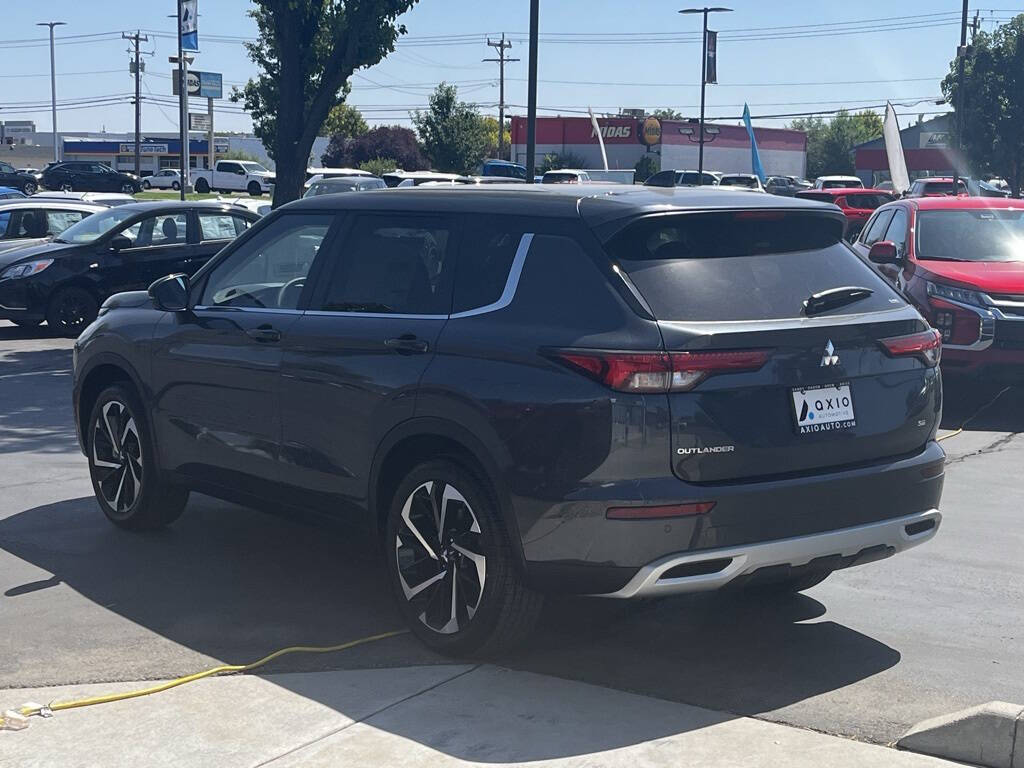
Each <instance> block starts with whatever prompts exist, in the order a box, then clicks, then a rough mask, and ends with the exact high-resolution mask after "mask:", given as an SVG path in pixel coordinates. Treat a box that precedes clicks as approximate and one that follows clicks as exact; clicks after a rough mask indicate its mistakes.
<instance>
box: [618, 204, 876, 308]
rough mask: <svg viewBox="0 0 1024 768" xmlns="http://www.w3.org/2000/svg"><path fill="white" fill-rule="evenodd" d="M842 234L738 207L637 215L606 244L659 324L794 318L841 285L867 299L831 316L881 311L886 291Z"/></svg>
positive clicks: (830, 221) (824, 218)
mask: <svg viewBox="0 0 1024 768" xmlns="http://www.w3.org/2000/svg"><path fill="white" fill-rule="evenodd" d="M842 237H843V224H842V222H841V221H839V220H837V219H836V218H834V217H832V216H828V215H821V214H811V213H806V212H786V213H782V212H775V211H771V212H761V211H738V212H733V213H715V214H689V215H679V216H657V217H652V218H647V219H642V220H640V221H638V222H636V223H634V224H632V225H630V226H628V227H626V229H624V230H623V231H621V232H619V233H618V234H617V235H615V236H614V237H613V238H612V239H611V240H610V241H609V242H608V243H607V244H606V248H607V250H608V253H609V255H611V257H612V258H613V259H614V260H615V261H616V262H617V263H618V264H619V265H620V267H621V268H622V269H624V270H625V271H626V273H627V274H628V275H629V276H630V278H631V279H632V280H633V282H634V284H635V285H636V286H637V288H638V289H639V290H640V292H641V293H642V294H643V296H644V297H645V298H646V299H647V301H648V303H649V304H650V305H651V309H652V310H653V311H654V314H655V315H656V316H657V318H658V319H659V320H689V321H723V320H762V319H764V320H777V319H785V318H794V317H800V316H801V315H802V311H803V302H804V301H805V300H806V299H807V298H808V297H809V296H810V295H811V294H814V293H818V292H819V291H824V290H827V289H829V288H838V287H841V286H862V287H865V288H871V289H872V290H874V294H873V295H872V296H870V297H869V298H867V299H864V300H862V301H859V302H857V303H856V304H851V305H847V306H845V307H841V308H838V309H835V310H832V313H834V314H849V313H855V312H870V311H877V310H882V309H891V308H892V307H893V306H894V304H892V303H890V299H893V298H895V297H896V294H895V293H894V292H893V291H892V290H890V289H889V288H888V286H886V284H885V283H884V281H882V279H881V278H879V277H878V275H877V274H876V273H875V272H874V271H873V270H872V269H871V268H870V267H869V266H867V265H866V264H865V263H864V262H863V261H861V260H860V259H859V258H858V257H857V256H856V255H855V254H854V253H853V251H851V250H850V249H849V247H847V246H846V245H845V244H844V243H843V241H842Z"/></svg>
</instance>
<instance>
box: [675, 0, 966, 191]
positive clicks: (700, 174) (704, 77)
mask: <svg viewBox="0 0 1024 768" xmlns="http://www.w3.org/2000/svg"><path fill="white" fill-rule="evenodd" d="M965 1H966V0H965ZM731 11H732V8H718V7H715V8H709V7H707V6H704V7H703V8H684V9H683V10H681V11H680V13H700V14H702V15H703V16H704V38H703V43H702V44H701V48H700V51H701V53H700V137H699V138H698V140H697V145H698V149H697V184H698V185H702V184H703V183H704V91H705V90H706V89H707V85H708V14H709V13H729V12H731Z"/></svg>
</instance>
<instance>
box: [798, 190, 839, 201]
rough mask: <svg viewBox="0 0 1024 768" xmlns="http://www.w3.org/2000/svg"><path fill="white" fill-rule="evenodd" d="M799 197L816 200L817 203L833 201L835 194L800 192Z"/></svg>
mask: <svg viewBox="0 0 1024 768" xmlns="http://www.w3.org/2000/svg"><path fill="white" fill-rule="evenodd" d="M800 199H801V200H805V199H806V200H817V201H818V202H819V203H834V202H835V201H836V196H835V195H830V194H828V193H827V192H801V193H800Z"/></svg>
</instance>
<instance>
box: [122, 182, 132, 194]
mask: <svg viewBox="0 0 1024 768" xmlns="http://www.w3.org/2000/svg"><path fill="white" fill-rule="evenodd" d="M121 194H124V195H134V194H135V187H134V186H132V185H131V184H122V185H121Z"/></svg>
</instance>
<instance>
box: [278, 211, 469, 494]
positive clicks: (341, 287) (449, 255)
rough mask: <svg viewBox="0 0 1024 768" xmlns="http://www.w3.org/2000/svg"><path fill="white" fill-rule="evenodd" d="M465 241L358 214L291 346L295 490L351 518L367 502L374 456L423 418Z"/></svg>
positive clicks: (287, 410)
mask: <svg viewBox="0 0 1024 768" xmlns="http://www.w3.org/2000/svg"><path fill="white" fill-rule="evenodd" d="M457 237H458V236H457V231H456V226H455V223H454V221H453V220H452V219H450V218H448V217H445V216H435V215H418V214H407V213H397V212H394V213H378V212H373V213H355V214H351V215H350V219H349V221H348V222H347V224H346V228H345V232H344V235H343V236H342V239H341V241H340V244H339V246H338V248H337V249H336V252H337V256H336V258H335V261H334V263H333V264H331V265H330V268H329V269H328V270H327V271H325V272H324V274H323V277H322V278H321V279H320V281H319V283H320V284H319V285H318V287H317V290H315V291H314V293H313V294H312V298H311V302H310V306H309V308H308V310H307V311H306V312H305V313H304V314H303V315H302V317H300V318H299V319H298V321H297V322H296V324H295V326H294V328H293V329H292V332H291V333H290V334H289V336H288V339H286V340H285V342H284V360H283V362H282V378H281V386H282V392H281V403H282V405H281V408H282V450H283V458H284V461H283V463H282V466H283V467H284V469H285V471H286V473H287V482H288V483H289V484H290V485H291V486H292V487H294V488H297V489H299V490H301V491H303V492H308V493H312V494H314V495H315V496H316V497H318V498H323V497H325V496H329V497H332V498H336V499H340V500H341V501H342V503H341V504H340V505H338V504H336V505H334V508H338V509H342V510H345V509H348V510H353V509H357V508H358V507H359V506H361V505H363V504H365V500H366V494H367V489H368V478H369V472H370V464H371V461H372V458H373V451H374V447H375V446H376V445H377V443H378V442H379V441H380V439H381V438H382V437H383V435H385V434H386V433H387V432H388V431H389V430H390V429H391V428H392V427H393V426H394V425H396V424H398V423H400V422H401V421H404V420H406V419H408V418H410V417H412V415H413V413H414V410H415V393H416V389H417V387H418V384H419V381H420V378H421V377H422V375H423V372H424V371H425V370H426V367H427V365H428V364H429V362H430V360H431V358H432V356H433V353H434V347H435V345H436V342H437V339H438V336H439V335H440V333H441V330H442V328H443V327H444V325H445V323H446V322H447V321H448V316H449V313H450V311H451V292H452V291H451V285H452V277H453V273H454V253H455V249H456V240H457ZM327 266H328V265H327V264H325V267H327ZM344 502H349V503H348V504H346V503H344Z"/></svg>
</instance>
